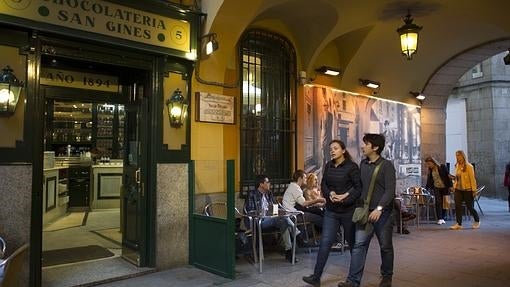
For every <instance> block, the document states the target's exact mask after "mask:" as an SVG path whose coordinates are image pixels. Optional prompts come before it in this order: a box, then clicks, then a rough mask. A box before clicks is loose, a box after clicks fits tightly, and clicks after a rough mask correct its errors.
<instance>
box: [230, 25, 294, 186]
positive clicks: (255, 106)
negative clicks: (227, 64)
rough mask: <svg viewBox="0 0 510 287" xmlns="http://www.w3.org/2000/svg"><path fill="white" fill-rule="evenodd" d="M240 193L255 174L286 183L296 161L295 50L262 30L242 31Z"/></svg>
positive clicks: (285, 41)
mask: <svg viewBox="0 0 510 287" xmlns="http://www.w3.org/2000/svg"><path fill="white" fill-rule="evenodd" d="M240 59H241V69H242V73H243V75H242V83H241V84H242V89H241V124H240V126H241V192H242V193H244V192H245V191H246V190H245V189H249V187H251V186H253V185H254V182H253V180H254V178H255V176H256V175H258V174H265V175H267V176H268V177H269V178H270V180H271V182H272V183H281V184H285V183H288V182H290V176H291V174H292V170H293V168H294V167H295V164H294V161H295V160H296V148H295V143H296V106H295V103H296V84H297V83H296V55H295V51H294V48H293V47H292V45H291V43H290V42H289V41H288V40H287V39H285V38H283V37H282V36H280V35H277V34H274V33H271V32H269V31H265V30H259V29H256V30H250V31H248V32H246V33H245V34H244V35H243V37H242V39H241V45H240Z"/></svg>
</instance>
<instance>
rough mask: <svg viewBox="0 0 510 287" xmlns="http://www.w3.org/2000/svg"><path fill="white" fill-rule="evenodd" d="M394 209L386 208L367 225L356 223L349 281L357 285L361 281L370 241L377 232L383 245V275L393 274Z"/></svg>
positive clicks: (378, 238) (380, 243) (381, 245)
mask: <svg viewBox="0 0 510 287" xmlns="http://www.w3.org/2000/svg"><path fill="white" fill-rule="evenodd" d="M392 216H393V211H392V210H384V211H383V213H382V214H381V217H380V218H379V220H378V221H377V222H375V223H368V224H367V225H359V224H356V234H355V238H356V239H355V243H354V248H353V249H352V251H351V266H350V267H349V276H348V277H347V281H349V282H352V283H353V284H354V285H355V286H359V285H360V283H361V277H363V269H364V268H365V261H366V258H367V251H368V247H369V245H370V241H371V240H372V237H373V235H374V233H375V235H376V236H377V240H378V241H379V245H380V247H381V260H382V263H381V275H382V276H383V277H391V276H392V275H393V238H392V236H393V218H392Z"/></svg>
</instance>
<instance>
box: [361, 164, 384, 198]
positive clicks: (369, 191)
mask: <svg viewBox="0 0 510 287" xmlns="http://www.w3.org/2000/svg"><path fill="white" fill-rule="evenodd" d="M382 163H383V161H381V162H380V163H379V164H378V165H376V166H375V169H374V173H372V179H370V186H369V187H368V196H367V201H365V203H366V204H370V200H371V199H372V193H374V188H375V178H376V177H377V174H378V173H379V168H380V167H381V165H382Z"/></svg>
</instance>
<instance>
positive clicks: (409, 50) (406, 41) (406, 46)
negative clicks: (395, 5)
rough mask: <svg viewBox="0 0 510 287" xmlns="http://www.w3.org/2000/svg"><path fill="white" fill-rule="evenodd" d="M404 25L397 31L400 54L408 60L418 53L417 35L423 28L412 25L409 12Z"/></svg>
mask: <svg viewBox="0 0 510 287" xmlns="http://www.w3.org/2000/svg"><path fill="white" fill-rule="evenodd" d="M404 23H405V24H404V25H403V26H402V27H400V28H398V29H397V33H398V35H399V36H400V49H401V50H402V54H403V55H404V56H406V58H407V59H408V60H411V59H412V58H413V54H414V53H416V51H418V34H419V33H420V30H421V29H422V28H423V27H420V26H418V25H416V24H414V23H413V18H412V17H411V12H409V11H407V16H406V17H405V18H404Z"/></svg>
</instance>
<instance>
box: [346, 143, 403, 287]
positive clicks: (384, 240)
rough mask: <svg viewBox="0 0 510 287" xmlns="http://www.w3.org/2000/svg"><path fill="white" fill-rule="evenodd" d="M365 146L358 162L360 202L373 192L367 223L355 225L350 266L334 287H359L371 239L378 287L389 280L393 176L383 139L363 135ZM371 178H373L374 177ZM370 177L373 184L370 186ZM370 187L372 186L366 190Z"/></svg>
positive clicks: (391, 248) (384, 285)
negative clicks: (378, 259) (375, 245)
mask: <svg viewBox="0 0 510 287" xmlns="http://www.w3.org/2000/svg"><path fill="white" fill-rule="evenodd" d="M363 142H364V143H365V145H364V146H363V147H362V151H363V154H364V155H365V156H366V158H365V159H363V160H362V161H361V163H360V174H361V183H362V194H361V199H362V200H366V199H367V197H368V193H369V189H373V192H372V194H371V199H370V202H369V212H370V213H369V216H368V223H366V224H363V225H362V224H359V223H356V234H355V243H354V247H353V249H352V251H351V265H350V267H349V275H348V276H347V280H346V281H345V282H340V283H339V284H338V287H357V286H360V284H361V278H362V277H363V270H364V269H365V261H366V258H367V252H368V246H369V245H370V241H371V240H372V237H373V236H374V233H375V234H376V236H377V240H378V241H379V246H380V249H381V261H382V262H381V267H380V272H381V276H382V279H381V281H380V283H379V287H391V283H392V278H393V261H394V252H393V217H392V214H393V205H394V199H395V188H396V173H395V167H394V166H393V164H392V163H391V161H389V160H387V159H385V158H383V157H382V156H381V152H382V150H383V149H384V146H385V145H384V144H385V139H384V136H383V135H380V134H365V136H364V137H363ZM374 175H375V176H374ZM372 177H374V179H373V181H374V184H371V182H372ZM370 186H372V187H370Z"/></svg>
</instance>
